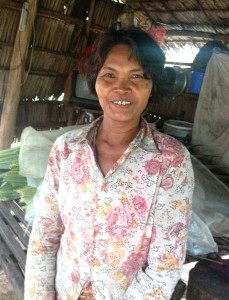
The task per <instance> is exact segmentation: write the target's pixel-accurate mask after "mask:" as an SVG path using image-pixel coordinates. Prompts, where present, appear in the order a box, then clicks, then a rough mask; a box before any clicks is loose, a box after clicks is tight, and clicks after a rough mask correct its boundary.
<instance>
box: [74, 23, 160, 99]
mask: <svg viewBox="0 0 229 300" xmlns="http://www.w3.org/2000/svg"><path fill="white" fill-rule="evenodd" d="M120 44H124V45H127V46H128V48H129V50H130V57H132V56H133V57H135V58H136V59H137V60H138V62H139V64H140V65H141V66H142V68H143V71H144V75H145V78H148V79H152V80H153V83H154V86H156V85H157V84H160V82H161V81H163V76H164V72H163V70H164V63H165V55H164V52H163V51H162V49H161V48H160V46H159V45H158V44H157V42H156V41H155V40H154V39H153V38H152V37H151V36H150V35H149V34H148V33H147V32H145V31H143V30H142V29H139V28H133V29H128V30H124V29H121V30H114V29H112V30H109V31H107V32H105V33H104V34H101V35H100V36H99V37H98V38H97V40H96V41H95V43H94V46H93V48H92V51H91V52H90V54H89V55H87V56H85V57H84V58H82V59H81V60H80V62H79V67H78V68H79V72H80V73H81V74H82V75H83V76H85V77H86V78H87V82H88V87H89V90H90V91H91V93H93V94H96V91H95V82H96V78H97V75H98V73H99V71H100V69H101V67H102V66H103V64H104V61H105V59H106V57H107V55H108V53H109V51H110V50H111V49H112V48H113V47H114V46H116V45H120Z"/></svg>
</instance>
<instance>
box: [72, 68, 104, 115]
mask: <svg viewBox="0 0 229 300" xmlns="http://www.w3.org/2000/svg"><path fill="white" fill-rule="evenodd" d="M70 103H72V104H74V105H76V106H78V107H81V108H83V109H92V110H99V111H101V110H102V108H101V106H100V104H99V100H98V97H97V96H96V95H93V94H92V93H91V92H90V91H89V89H88V84H87V80H86V78H85V77H83V76H82V75H80V74H79V72H78V71H73V74H72V92H71V98H70Z"/></svg>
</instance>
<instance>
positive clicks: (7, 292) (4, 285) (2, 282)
mask: <svg viewBox="0 0 229 300" xmlns="http://www.w3.org/2000/svg"><path fill="white" fill-rule="evenodd" d="M0 300H17V297H16V296H15V293H14V291H13V288H12V286H11V284H10V282H9V281H8V279H7V277H6V275H5V273H4V271H3V270H2V268H1V267H0Z"/></svg>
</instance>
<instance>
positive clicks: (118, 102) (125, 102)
mask: <svg viewBox="0 0 229 300" xmlns="http://www.w3.org/2000/svg"><path fill="white" fill-rule="evenodd" d="M114 103H115V104H118V105H129V104H130V102H129V101H120V100H119V101H114Z"/></svg>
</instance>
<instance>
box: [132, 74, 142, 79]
mask: <svg viewBox="0 0 229 300" xmlns="http://www.w3.org/2000/svg"><path fill="white" fill-rule="evenodd" d="M131 78H134V79H138V78H144V76H143V74H132V75H131Z"/></svg>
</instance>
